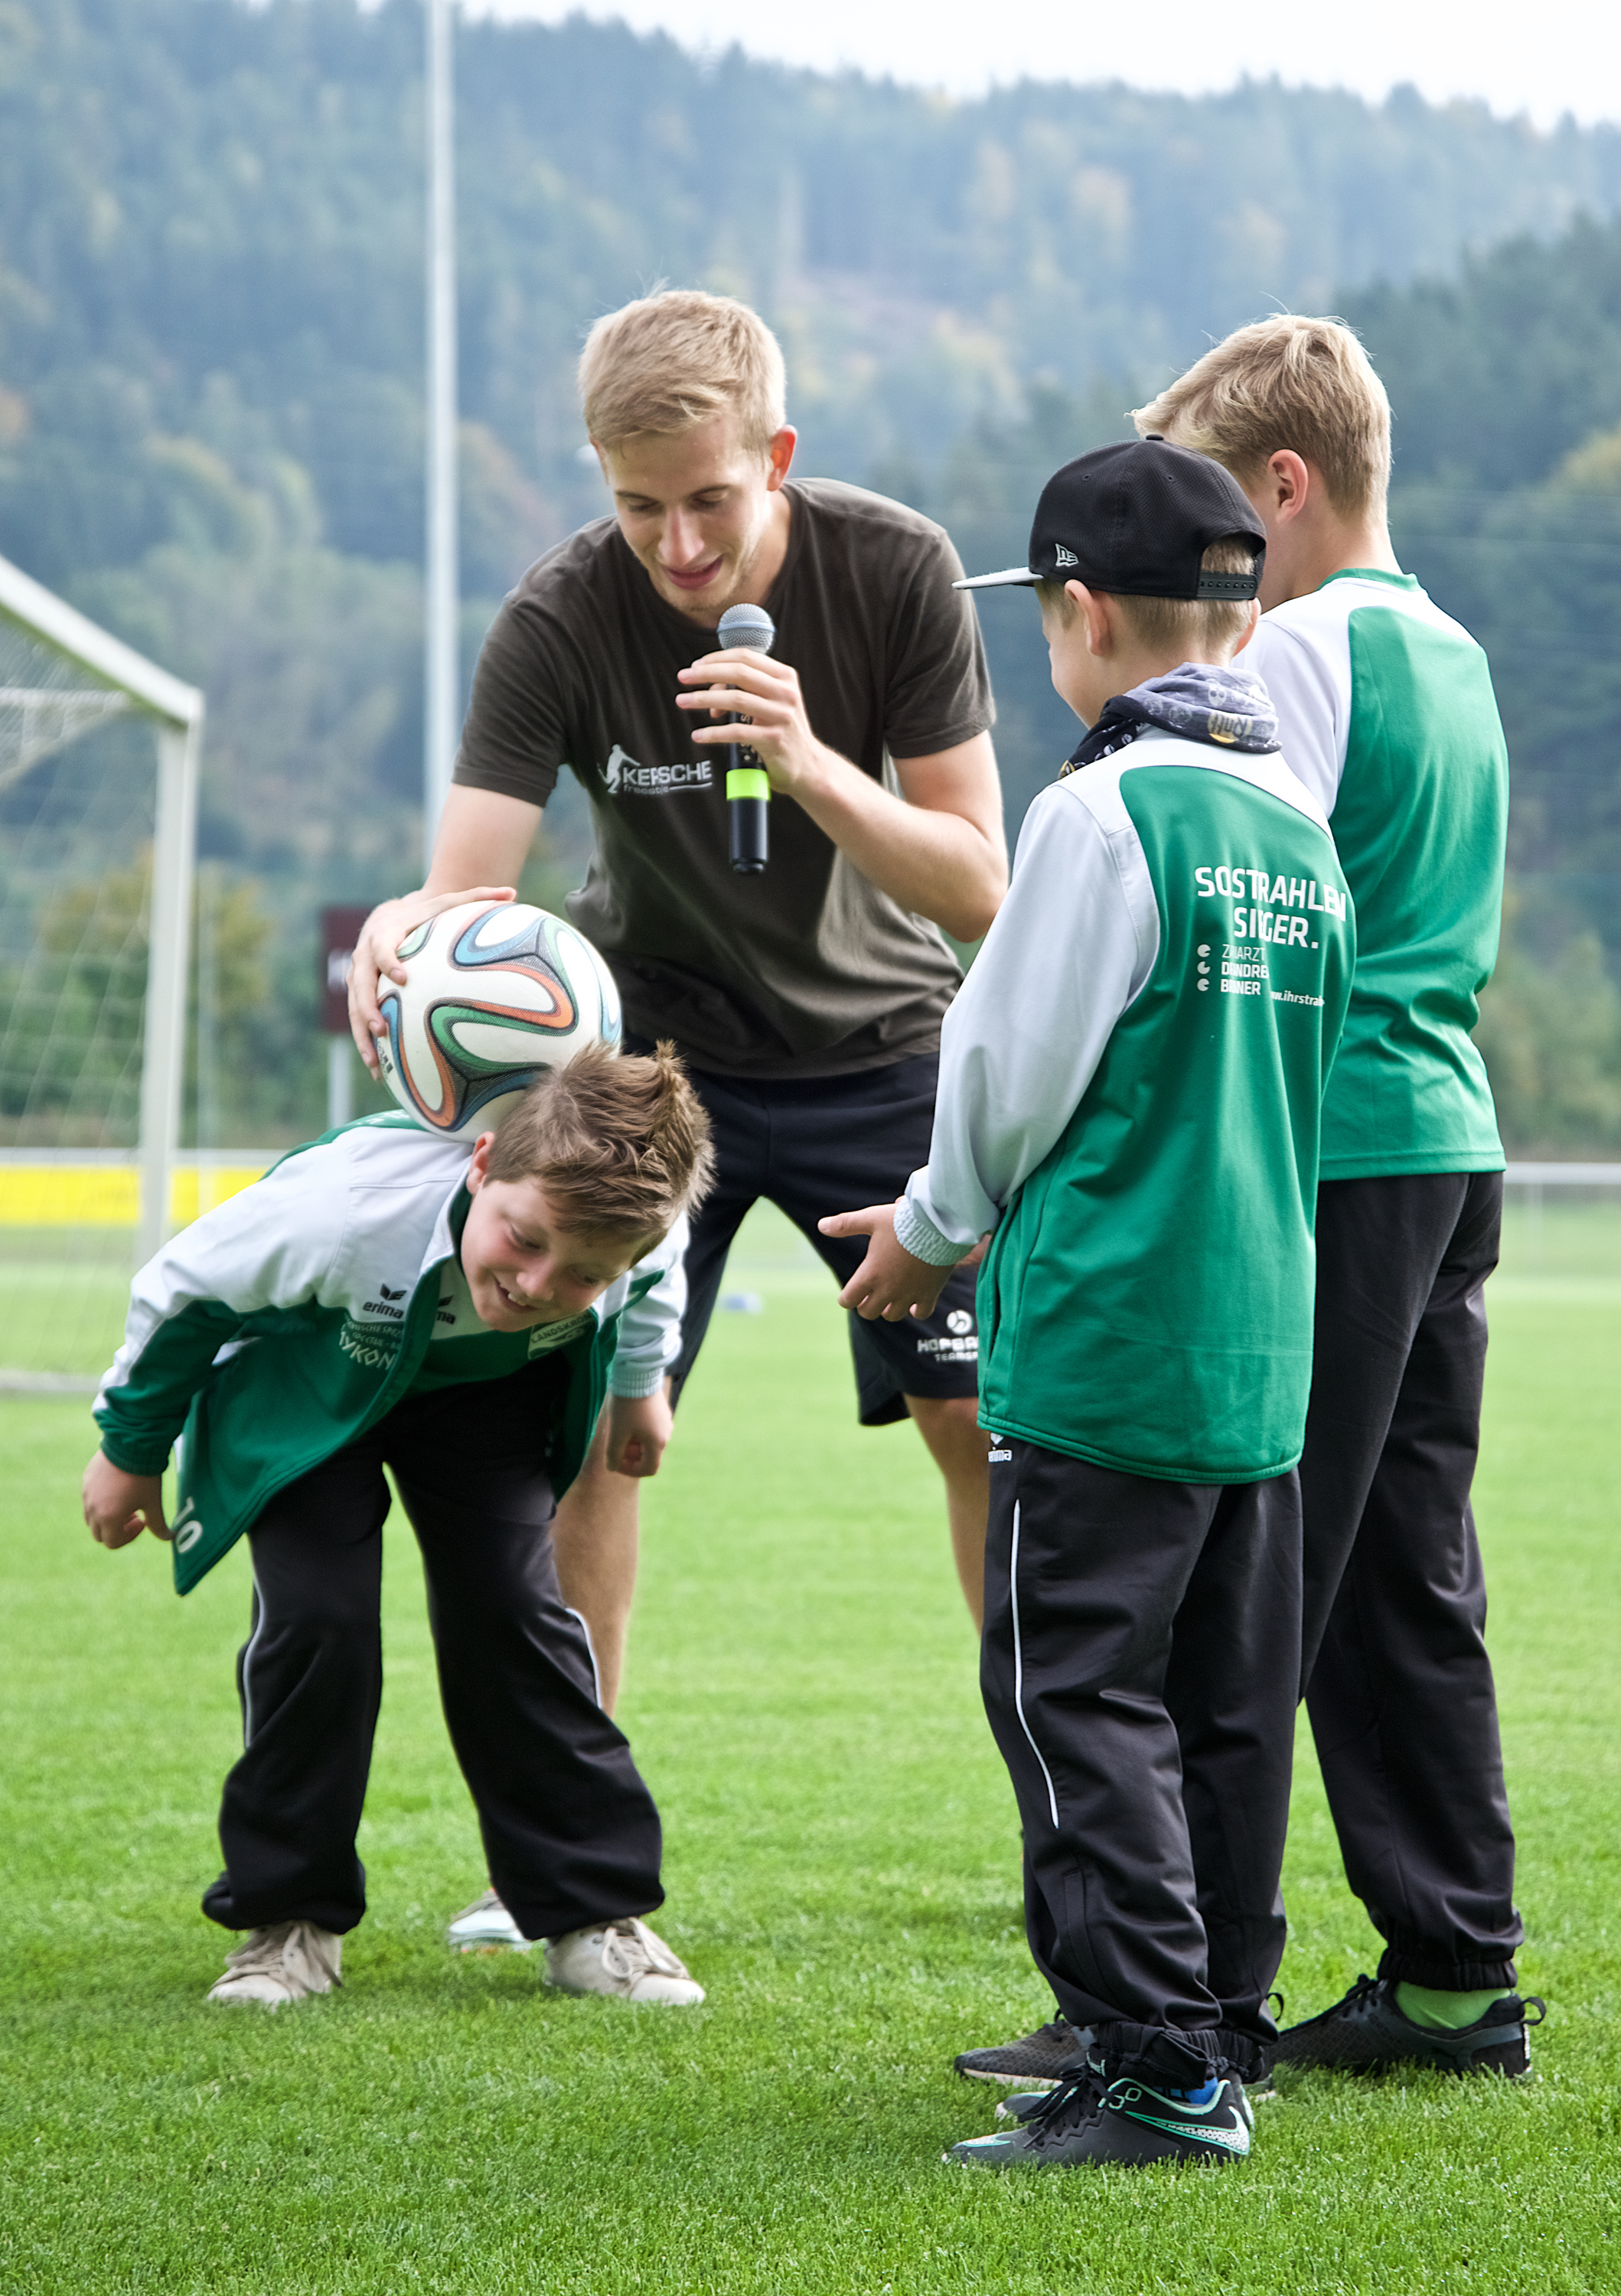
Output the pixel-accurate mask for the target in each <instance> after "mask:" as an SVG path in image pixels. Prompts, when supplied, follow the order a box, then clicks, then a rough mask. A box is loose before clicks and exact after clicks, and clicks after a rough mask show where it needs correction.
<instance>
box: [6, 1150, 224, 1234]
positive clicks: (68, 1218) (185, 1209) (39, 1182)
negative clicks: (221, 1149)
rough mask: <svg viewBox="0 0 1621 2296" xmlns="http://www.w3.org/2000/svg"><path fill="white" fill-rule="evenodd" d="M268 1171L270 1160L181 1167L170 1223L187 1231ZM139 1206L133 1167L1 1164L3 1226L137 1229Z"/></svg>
mask: <svg viewBox="0 0 1621 2296" xmlns="http://www.w3.org/2000/svg"><path fill="white" fill-rule="evenodd" d="M267 1169H269V1160H268V1159H266V1160H265V1161H264V1162H261V1163H257V1164H207V1165H204V1166H203V1167H202V1168H201V1169H199V1168H198V1167H197V1166H196V1165H195V1164H191V1165H184V1164H183V1165H181V1166H180V1167H178V1168H177V1169H176V1170H175V1171H174V1172H173V1173H171V1175H170V1180H169V1218H170V1220H171V1221H172V1222H173V1223H174V1225H175V1226H176V1227H184V1226H185V1225H186V1223H187V1221H188V1220H194V1219H195V1218H197V1215H198V1213H199V1211H206V1210H212V1208H213V1207H214V1205H216V1204H223V1203H224V1202H225V1199H226V1197H227V1196H234V1195H236V1194H237V1193H239V1192H240V1191H241V1190H242V1189H243V1188H246V1187H249V1186H250V1185H251V1184H252V1183H253V1182H254V1181H255V1180H257V1179H258V1177H260V1175H261V1174H262V1173H264V1172H265V1171H266V1170H267ZM140 1202H141V1176H140V1173H139V1171H138V1170H137V1169H136V1168H135V1165H133V1164H67V1163H61V1164H58V1163H50V1164H0V1227H134V1226H135V1220H136V1218H137V1216H138V1214H139V1211H140Z"/></svg>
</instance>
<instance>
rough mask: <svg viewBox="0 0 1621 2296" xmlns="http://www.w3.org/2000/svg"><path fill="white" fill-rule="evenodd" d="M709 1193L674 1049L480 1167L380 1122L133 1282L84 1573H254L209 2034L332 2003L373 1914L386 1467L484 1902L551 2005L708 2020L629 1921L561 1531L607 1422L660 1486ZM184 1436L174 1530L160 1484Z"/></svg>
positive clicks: (600, 1735) (610, 1735) (571, 1093)
mask: <svg viewBox="0 0 1621 2296" xmlns="http://www.w3.org/2000/svg"><path fill="white" fill-rule="evenodd" d="M709 1168H710V1151H709V1146H708V1120H707V1119H706V1118H705V1116H704V1113H703V1111H702V1109H701V1108H700V1106H699V1104H698V1102H697V1100H696V1097H695V1095H693V1093H692V1089H691V1087H689V1086H688V1084H687V1082H686V1080H685V1078H684V1076H683V1075H682V1073H681V1068H680V1063H679V1062H677V1061H676V1060H675V1056H674V1054H672V1053H671V1052H670V1050H669V1048H668V1047H667V1046H664V1047H661V1048H660V1050H659V1054H658V1056H657V1058H655V1059H645V1060H633V1059H626V1058H620V1057H618V1055H616V1054H612V1053H610V1052H609V1051H607V1050H605V1049H604V1050H602V1051H600V1052H596V1051H594V1052H589V1053H585V1054H580V1055H579V1056H578V1057H577V1059H576V1060H575V1061H574V1062H573V1063H572V1064H571V1065H570V1066H569V1068H567V1069H565V1070H561V1071H559V1072H557V1073H555V1074H553V1075H551V1076H548V1077H546V1078H543V1079H542V1080H541V1081H540V1082H539V1083H538V1084H536V1085H535V1086H534V1087H532V1088H531V1089H530V1091H528V1093H527V1094H526V1095H524V1096H523V1098H522V1099H521V1100H520V1102H519V1103H517V1104H516V1106H515V1107H513V1108H512V1110H511V1111H510V1112H509V1113H508V1115H507V1116H506V1118H505V1119H504V1120H503V1122H502V1124H501V1125H500V1127H499V1128H498V1129H497V1130H496V1131H495V1132H494V1133H484V1134H482V1135H481V1136H480V1137H479V1141H478V1143H477V1144H476V1146H475V1147H474V1149H473V1151H472V1154H471V1160H469V1157H468V1152H467V1148H466V1145H465V1144H464V1143H463V1144H457V1143H456V1142H454V1141H450V1140H441V1139H437V1138H433V1137H431V1136H429V1135H427V1134H425V1133H423V1132H420V1131H418V1130H417V1129H416V1128H415V1127H414V1126H413V1125H412V1124H410V1123H409V1122H408V1121H407V1119H405V1118H404V1117H399V1116H383V1117H374V1118H370V1119H366V1120H365V1121H364V1122H363V1123H360V1124H356V1125H352V1126H350V1127H348V1128H347V1129H346V1130H344V1131H341V1132H339V1133H337V1134H334V1135H333V1136H331V1137H330V1138H327V1139H324V1140H322V1141H318V1142H316V1143H315V1145H314V1146H312V1147H307V1148H303V1149H299V1150H297V1151H295V1152H294V1153H293V1154H292V1155H291V1156H289V1157H287V1158H286V1159H285V1160H283V1161H282V1163H280V1164H278V1165H277V1166H276V1168H275V1169H274V1171H272V1172H271V1173H269V1174H268V1175H267V1176H266V1177H265V1178H264V1179H262V1180H260V1181H259V1182H258V1184H257V1185H255V1186H253V1187H251V1188H250V1189H248V1190H246V1191H245V1192H244V1193H242V1195H240V1196H237V1197H235V1198H234V1199H233V1201H231V1202H229V1203H227V1204H224V1205H221V1206H220V1207H219V1209H218V1210H215V1211H212V1212H210V1213H209V1214H208V1215H207V1217H206V1218H202V1219H201V1220H199V1221H198V1222H197V1223H196V1225H195V1226H192V1227H190V1228H188V1229H186V1230H185V1231H184V1234H181V1235H178V1236H176V1238H175V1240H174V1241H173V1242H171V1243H169V1244H167V1245H166V1246H165V1247H164V1249H163V1251H160V1253H159V1255H158V1257H157V1258H156V1259H153V1260H152V1261H151V1263H150V1264H149V1265H148V1266H147V1267H144V1268H143V1270H142V1271H141V1273H140V1275H137V1276H136V1278H135V1286H134V1297H133V1300H132V1303H131V1307H130V1314H129V1323H128V1327H127V1333H126V1336H125V1341H124V1345H123V1346H122V1348H121V1349H119V1354H118V1357H117V1358H116V1360H115V1361H114V1363H113V1365H112V1368H111V1371H110V1372H109V1373H108V1374H107V1376H106V1378H105V1380H104V1381H103V1382H102V1391H101V1393H100V1395H99V1396H98V1397H97V1398H96V1402H95V1416H96V1420H97V1422H98V1423H99V1424H100V1426H101V1429H102V1447H101V1449H100V1450H99V1451H98V1452H97V1453H96V1455H95V1456H94V1458H93V1459H92V1460H91V1462H90V1464H89V1466H88V1467H87V1468H86V1472H85V1518H86V1521H87V1522H88V1523H89V1525H90V1527H91V1529H92V1530H93V1532H94V1535H95V1537H96V1538H98V1539H99V1540H100V1541H101V1542H102V1545H103V1546H125V1545H127V1543H128V1542H129V1541H130V1540H131V1539H133V1538H138V1537H139V1535H140V1533H141V1531H142V1529H150V1530H151V1531H153V1532H154V1533H155V1534H156V1535H157V1536H158V1537H159V1538H173V1541H174V1549H175V1573H176V1584H177V1586H178V1587H179V1589H180V1591H181V1593H182V1594H184V1593H186V1592H188V1591H189V1589H190V1588H191V1587H193V1586H195V1585H196V1583H197V1581H198V1580H199V1579H201V1577H202V1576H203V1574H204V1573H205V1572H206V1571H207V1570H209V1569H211V1568H212V1566H213V1565H214V1563H216V1562H217V1561H218V1560H219V1558H220V1556H221V1555H222V1554H224V1553H225V1550H226V1549H227V1548H228V1547H229V1546H232V1545H233V1544H234V1542H235V1541H236V1539H237V1538H240V1537H241V1536H242V1534H243V1533H244V1532H246V1534H247V1537H248V1540H249V1544H250V1547H251V1549H252V1554H253V1614H252V1627H251V1631H250V1636H249V1639H248V1642H247V1644H246V1646H245V1647H244V1649H243V1651H242V1656H241V1660H240V1661H239V1667H238V1677H239V1682H240V1686H241V1693H242V1734H243V1740H244V1745H243V1751H242V1759H241V1760H240V1761H239V1762H238V1763H237V1765H236V1767H235V1768H234V1769H233V1771H232V1772H231V1774H230V1776H229V1777H228V1778H227V1779H226V1781H225V1797H224V1802H223V1805H222V1808H221V1811H220V1821H219V1833H220V1843H221V1847H222V1849H223V1850H224V1852H225V1872H224V1873H223V1874H221V1875H220V1877H219V1879H218V1881H217V1882H215V1883H214V1885H213V1887H212V1888H211V1889H210V1890H209V1891H208V1893H207V1895H206V1897H205V1898H204V1899H203V1909H204V1911H205V1912H206V1913H208V1914H209V1916H210V1917H211V1918H212V1919H213V1920H215V1921H217V1922H218V1923H221V1924H222V1925H223V1926H224V1927H225V1928H226V1929H232V1930H246V1931H249V1932H250V1935H249V1937H248V1939H247V1941H246V1943H245V1944H244V1945H243V1946H242V1948H240V1949H239V1950H238V1951H236V1952H234V1953H233V1954H231V1955H229V1956H227V1963H226V1974H225V1976H224V1977H222V1978H221V1979H220V1980H219V1981H218V1982H217V1984H216V1985H215V1987H214V1989H213V1990H212V1992H211V1994H210V1995H209V1998H210V1999H211V2000H215V2001H224V2002H258V2003H261V2004H263V2005H266V2006H267V2007H270V2008H276V2007H278V2006H280V2005H282V2003H283V2002H287V2001H295V2000H298V1999H299V1998H301V1997H303V1996H305V1995H307V1994H310V1993H324V1992H326V1991H327V1990H328V1989H329V1988H330V1987H331V1986H332V1984H334V1983H335V1982H337V1980H338V1976H339V1966H340V1958H341V1953H342V1942H343V1939H344V1937H345V1935H346V1934H347V1933H348V1931H350V1930H352V1929H353V1928H354V1927H355V1925H356V1923H357V1922H359V1920H360V1919H361V1916H362V1915H364V1911H365V1874H364V1869H363V1867H362V1866H361V1864H360V1861H359V1859H358V1857H356V1854H355V1838H356V1830H357V1828H358V1826H359V1824H360V1813H361V1808H362V1805H363V1803H364V1800H365V1789H366V1776H367V1772H368V1770H369V1768H370V1765H371V1757H372V1739H373V1730H374V1728H375V1726H376V1720H377V1710H378V1703H379V1700H380V1697H381V1688H382V1654H381V1633H380V1627H379V1600H380V1595H381V1571H382V1537H381V1533H382V1526H383V1520H384V1518H385V1516H386V1515H387V1513H388V1512H389V1489H388V1485H387V1483H386V1482H385V1480H384V1479H383V1468H384V1465H385V1464H387V1465H388V1466H389V1467H391V1468H392V1469H393V1471H394V1474H395V1478H396V1480H397V1483H398V1486H399V1491H400V1496H401V1498H402V1499H403V1501H404V1503H405V1511H406V1513H407V1514H408V1515H409V1516H410V1518H411V1522H412V1527H413V1529H414V1531H415V1533H416V1537H417V1540H418V1544H419V1545H420V1546H421V1548H422V1560H423V1564H424V1567H425V1570H426V1572H427V1578H428V1587H429V1613H430V1620H431V1624H432V1628H433V1638H434V1645H435V1650H436V1652H437V1655H438V1669H439V1686H440V1691H441V1694H442V1696H443V1699H444V1705H445V1717H446V1722H447V1723H448V1725H449V1728H450V1734H451V1739H452V1742H453V1743H454V1747H455V1751H456V1758H457V1759H458V1760H459V1762H460V1763H461V1766H462V1771H463V1775H464V1776H465V1778H466V1780H467V1783H468V1786H469V1788H470V1790H471V1794H472V1798H473V1802H474V1805H475V1807H476V1808H477V1810H478V1813H479V1825H480V1827H481V1829H482V1832H483V1836H484V1846H485V1849H486V1852H487V1857H488V1861H489V1872H490V1876H491V1879H492V1881H493V1882H494V1883H495V1887H496V1889H497V1890H499V1891H500V1893H501V1897H502V1899H503V1903H504V1904H505V1905H506V1906H507V1907H509V1908H510V1910H511V1912H512V1915H513V1916H514V1917H515V1919H516V1920H517V1922H518V1923H519V1925H520V1928H521V1929H522V1931H523V1933H524V1935H525V1936H526V1937H527V1938H532V1939H533V1938H544V1939H546V1940H547V1946H546V1962H547V1974H548V1976H549V1978H550V1979H551V1980H552V1981H553V1983H556V1984H559V1985H561V1986H563V1987H564V1988H565V1989H568V1990H569V1991H572V1992H594V1993H617V1994H619V1995H621V1996H624V1997H628V1998H630V1999H633V2000H637V2001H660V2002H674V2003H686V2002H693V2001H701V2000H702V1998H703V1993H702V1990H701V1989H700V1987H699V1986H698V1985H696V1984H694V1983H693V1981H692V1979H691V1978H690V1977H689V1976H688V1974H687V1972H686V1971H685V1969H684V1967H683V1966H682V1964H681V1963H680V1962H679V1961H678V1960H677V1959H676V1957H675V1955H674V1954H673V1953H671V1951H670V1950H669V1948H667V1946H665V1945H664V1944H663V1943H662V1942H661V1941H660V1940H659V1939H658V1938H657V1937H655V1936H654V1934H653V1932H652V1931H651V1930H650V1929H648V1928H647V1926H646V1924H645V1923H644V1922H643V1921H642V1920H641V1918H640V1916H641V1915H643V1914H646V1913H649V1912H651V1910H652V1908H653V1907H656V1906H658V1905H659V1903H660V1902H661V1900H662V1898H663V1891H662V1890H661V1889H660V1888H659V1854H660V1847H661V1844H660V1835H659V1815H658V1812H657V1810H656V1809H655V1808H654V1807H653V1803H652V1799H651V1795H650V1794H649V1792H648V1791H647V1788H646V1787H645V1786H644V1785H643V1783H642V1780H641V1778H640V1777H639V1776H638V1775H637V1774H636V1769H635V1766H634V1763H633V1762H632V1760H631V1757H630V1749H629V1746H628V1745H627V1743H626V1740H625V1738H624V1737H623V1735H622V1734H620V1732H619V1731H618V1730H617V1729H616V1728H615V1727H614V1725H613V1724H612V1722H610V1719H609V1718H608V1717H607V1715H606V1714H604V1713H603V1712H602V1709H601V1707H600V1705H599V1703H598V1699H597V1689H596V1677H595V1668H594V1661H593V1657H592V1652H591V1645H590V1642H589V1640H588V1638H587V1636H586V1634H585V1628H584V1626H583V1624H582V1622H581V1621H580V1620H579V1618H578V1617H577V1614H576V1613H575V1612H574V1611H569V1610H567V1609H566V1608H565V1607H564V1605H563V1603H562V1599H561V1595H559V1592H558V1587H557V1574H556V1570H555V1569H554V1567H553V1559H552V1540H551V1531H550V1528H549V1526H550V1523H551V1520H552V1515H553V1509H554V1506H555V1503H556V1499H557V1497H558V1495H559V1494H560V1493H561V1492H562V1491H564V1490H566V1489H567V1488H568V1487H569V1483H570V1482H571V1481H572V1480H573V1478H574V1476H575V1475H576V1474H577V1472H578V1470H579V1466H580V1462H581V1460H582V1459H583V1458H584V1456H585V1452H586V1449H587V1448H588V1447H589V1444H590V1441H591V1438H592V1434H593V1431H594V1428H595V1426H596V1422H597V1415H598V1413H599V1411H600V1409H601V1407H602V1398H603V1394H604V1391H605V1390H606V1389H609V1388H611V1390H612V1391H613V1400H612V1404H611V1407H610V1457H611V1459H612V1463H613V1464H614V1465H616V1466H617V1467H618V1470H619V1471H620V1472H622V1473H626V1474H633V1475H647V1474H652V1473H654V1472H657V1469H658V1466H659V1457H660V1455H661V1453H662V1451H663V1448H664V1446H665V1443H666V1441H667V1439H668V1434H669V1410H668V1406H667V1404H666V1402H665V1400H664V1374H665V1371H666V1368H667V1365H668V1363H669V1361H670V1359H671V1358H672V1357H674V1355H675V1351H676V1349H677V1347H678V1345H679V1338H680V1331H679V1326H680V1317H681V1308H682V1303H683V1296H684V1284H683V1280H682V1275H681V1257H682V1251H683V1249H684V1244H685V1241H686V1218H685V1215H686V1213H687V1211H688V1210H689V1209H690V1207H691V1206H692V1205H693V1204H694V1203H695V1202H697V1201H698V1200H699V1199H700V1197H701V1195H702V1193H703V1192H704V1189H705V1187H706V1186H707V1185H708V1177H709ZM183 1423H184V1431H185V1433H184V1444H183V1447H182V1453H181V1469H180V1494H179V1496H180V1505H179V1508H178V1511H177V1513H176V1518H175V1522H174V1525H173V1528H172V1530H171V1529H169V1528H168V1527H166V1525H165V1522H164V1517H163V1505H162V1475H163V1469H164V1465H165V1464H166V1462H167V1460H168V1454H169V1448H170V1446H171V1444H172V1443H173V1442H174V1441H175V1439H176V1436H177V1435H178V1434H179V1432H180V1430H181V1427H182V1424H183Z"/></svg>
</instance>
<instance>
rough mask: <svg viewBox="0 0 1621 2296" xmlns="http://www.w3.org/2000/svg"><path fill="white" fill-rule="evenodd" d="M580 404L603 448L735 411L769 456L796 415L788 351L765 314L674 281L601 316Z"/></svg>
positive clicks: (745, 439)
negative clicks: (790, 407)
mask: <svg viewBox="0 0 1621 2296" xmlns="http://www.w3.org/2000/svg"><path fill="white" fill-rule="evenodd" d="M579 390H580V406H581V410H582V412H583V413H584V414H585V429H586V430H587V431H588V432H589V434H590V435H591V437H592V438H593V439H595V440H596V442H597V444H598V445H599V446H602V447H617V446H618V445H620V444H621V443H622V441H624V440H625V439H634V438H637V437H639V436H642V435H643V434H644V433H646V432H648V431H652V432H656V433H659V434H660V435H662V436H665V437H668V436H669V435H671V434H672V433H674V432H676V431H681V430H692V429H694V428H695V427H696V426H697V425H698V424H699V423H700V422H711V421H712V420H713V419H714V417H715V416H716V415H717V414H728V413H730V414H735V415H736V416H737V419H738V426H739V430H740V432H741V443H742V445H743V446H744V447H746V448H747V449H748V451H749V453H750V454H760V455H763V454H764V453H765V450H766V448H767V447H769V445H770V443H771V441H772V439H773V438H774V436H775V434H776V433H777V432H778V431H779V430H781V429H782V425H783V423H784V422H785V421H786V419H787V415H786V403H787V397H786V394H787V384H786V378H785V376H784V373H783V367H782V347H781V345H780V344H779V343H778V341H777V339H776V337H775V336H774V334H773V333H772V332H771V329H770V328H769V327H768V326H767V325H766V324H765V320H764V319H762V318H761V317H760V316H759V315H758V313H757V312H755V311H751V310H750V309H749V306H748V305H747V303H740V302H738V301H737V299H735V297H733V296H731V295H705V294H700V292H699V291H697V290H695V289H688V288H679V287H667V288H666V289H664V290H663V291H661V292H660V293H659V294H657V295H643V297H641V298H640V299H639V300H638V301H636V302H634V303H626V305H624V307H622V308H621V309H619V310H618V311H610V312H609V313H608V315H607V316H606V317H605V318H602V319H599V320H598V321H597V323H596V324H595V326H594V327H593V329H592V330H591V332H590V333H589V334H588V335H587V336H586V338H585V349H584V350H583V351H582V352H581V354H580V369H579Z"/></svg>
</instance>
